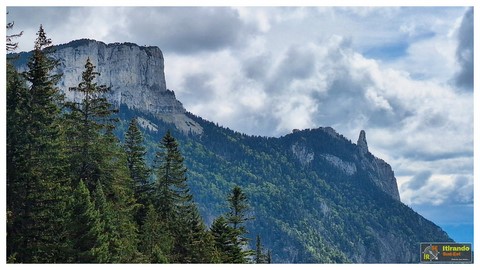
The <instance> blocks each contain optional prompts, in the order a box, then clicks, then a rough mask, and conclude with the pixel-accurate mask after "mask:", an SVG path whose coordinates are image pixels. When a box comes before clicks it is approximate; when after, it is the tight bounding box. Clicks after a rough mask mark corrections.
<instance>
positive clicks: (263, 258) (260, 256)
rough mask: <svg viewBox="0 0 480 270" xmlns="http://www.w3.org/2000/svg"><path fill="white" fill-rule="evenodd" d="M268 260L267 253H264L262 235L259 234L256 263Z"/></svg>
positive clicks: (256, 246)
mask: <svg viewBox="0 0 480 270" xmlns="http://www.w3.org/2000/svg"><path fill="white" fill-rule="evenodd" d="M267 261H268V259H267V255H266V254H264V253H263V247H262V243H261V239H260V235H258V234H257V243H256V245H255V263H267Z"/></svg>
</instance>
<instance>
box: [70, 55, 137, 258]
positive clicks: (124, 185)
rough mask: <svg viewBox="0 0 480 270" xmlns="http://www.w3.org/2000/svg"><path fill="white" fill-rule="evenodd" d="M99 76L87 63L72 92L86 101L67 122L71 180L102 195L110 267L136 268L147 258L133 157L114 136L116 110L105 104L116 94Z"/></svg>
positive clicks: (99, 203) (73, 105)
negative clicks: (140, 239)
mask: <svg viewBox="0 0 480 270" xmlns="http://www.w3.org/2000/svg"><path fill="white" fill-rule="evenodd" d="M98 75H100V74H99V73H98V72H96V71H95V66H94V65H93V64H92V62H91V61H90V59H87V62H86V64H85V71H84V72H83V73H82V81H81V82H80V83H79V84H78V87H72V88H70V90H71V91H75V92H78V93H80V94H81V95H82V96H83V99H82V100H81V102H78V103H76V102H68V103H67V107H68V108H69V109H70V111H69V112H68V113H67V114H66V116H65V119H66V122H67V123H68V135H69V136H68V137H69V139H70V141H69V142H70V149H69V150H70V151H69V157H70V164H71V177H72V181H73V182H74V183H76V182H78V181H80V180H82V181H84V183H85V185H86V186H87V188H88V190H90V191H93V190H96V191H98V195H97V194H96V200H97V199H98V200H99V201H95V203H96V205H97V207H98V208H99V211H100V215H101V217H102V218H101V220H102V221H103V222H104V223H105V226H106V230H107V231H108V232H109V237H108V239H107V242H108V246H109V254H110V258H109V261H110V262H114V263H127V262H135V261H137V259H138V258H139V257H140V255H141V254H140V253H139V252H138V246H137V245H138V239H137V236H138V227H137V224H136V223H135V221H134V218H133V214H134V212H135V208H136V200H135V196H134V192H133V180H132V179H131V178H130V173H129V169H128V167H127V156H126V154H125V152H124V150H123V147H121V145H120V142H119V141H118V139H117V138H116V137H115V136H114V134H113V130H114V125H113V124H114V122H116V121H118V120H117V119H116V118H114V117H113V114H114V113H116V110H115V109H112V105H111V104H110V103H109V102H108V101H107V99H106V98H105V94H106V93H107V92H108V91H109V90H110V89H109V88H108V87H106V86H105V85H100V86H99V85H97V83H96V82H95V78H96V76H98ZM98 185H100V188H101V192H100V190H99V189H98V187H97V186H98ZM96 193H97V192H96ZM102 193H103V194H104V195H103V196H101V195H102Z"/></svg>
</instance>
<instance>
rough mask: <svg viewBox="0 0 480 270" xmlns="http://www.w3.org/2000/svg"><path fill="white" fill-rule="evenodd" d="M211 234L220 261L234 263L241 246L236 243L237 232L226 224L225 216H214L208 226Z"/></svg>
mask: <svg viewBox="0 0 480 270" xmlns="http://www.w3.org/2000/svg"><path fill="white" fill-rule="evenodd" d="M210 233H211V235H212V236H213V241H214V248H215V250H216V251H217V253H218V255H217V256H218V259H219V262H221V263H235V262H236V257H238V256H237V255H238V254H239V253H240V252H241V250H242V249H241V247H240V246H239V245H237V244H236V242H237V241H236V237H237V232H236V231H235V230H234V229H233V228H232V227H231V226H229V225H228V221H227V220H226V219H225V217H223V216H220V217H218V218H216V219H215V220H214V221H213V223H212V226H211V227H210Z"/></svg>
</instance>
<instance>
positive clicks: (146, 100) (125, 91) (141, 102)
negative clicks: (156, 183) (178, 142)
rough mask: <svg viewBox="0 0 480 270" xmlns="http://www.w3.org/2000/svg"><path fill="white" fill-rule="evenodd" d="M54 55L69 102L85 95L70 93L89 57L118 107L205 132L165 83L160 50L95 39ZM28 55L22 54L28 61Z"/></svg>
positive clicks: (61, 47) (66, 46)
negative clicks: (186, 113) (121, 106)
mask: <svg viewBox="0 0 480 270" xmlns="http://www.w3.org/2000/svg"><path fill="white" fill-rule="evenodd" d="M50 56H51V57H52V58H54V59H57V60H59V66H58V67H57V70H56V72H57V73H62V74H63V76H62V79H61V80H60V82H59V84H58V86H59V88H60V89H61V90H63V91H64V93H65V96H66V98H67V100H70V101H79V100H81V98H82V97H81V94H79V93H75V92H73V91H69V90H68V89H69V88H70V87H74V86H78V84H79V83H80V81H81V79H82V72H83V71H84V70H85V63H86V61H87V58H90V60H91V62H92V63H93V64H94V65H95V66H96V71H97V72H99V73H100V76H98V77H97V78H96V79H97V81H96V82H97V84H98V85H106V86H108V87H110V88H111V92H110V93H109V94H107V99H108V100H109V101H110V102H111V103H112V104H114V105H115V106H117V107H118V106H120V105H122V104H123V105H126V106H127V107H128V108H130V109H134V110H138V111H140V112H143V113H149V114H153V115H154V116H155V117H157V118H159V119H162V120H164V121H166V122H170V123H174V124H175V125H176V126H177V128H179V129H180V130H182V131H184V132H188V131H191V132H194V133H201V132H202V128H201V126H200V125H198V124H196V123H195V122H194V121H193V120H191V119H190V118H189V117H187V116H186V115H185V112H186V111H185V108H184V107H183V105H182V103H181V102H180V101H178V100H177V99H176V98H175V94H174V92H173V91H171V90H168V89H167V87H166V82H165V73H164V59H163V54H162V51H161V50H160V49H159V48H158V47H142V46H138V45H135V44H132V43H121V44H120V43H113V44H105V43H103V42H99V41H95V40H87V39H82V40H76V41H72V42H69V43H67V44H63V45H59V46H55V47H54V50H53V53H52V54H50ZM26 57H28V54H20V58H26ZM17 62H19V63H20V66H19V68H20V69H25V67H26V65H25V63H26V60H24V59H20V61H17Z"/></svg>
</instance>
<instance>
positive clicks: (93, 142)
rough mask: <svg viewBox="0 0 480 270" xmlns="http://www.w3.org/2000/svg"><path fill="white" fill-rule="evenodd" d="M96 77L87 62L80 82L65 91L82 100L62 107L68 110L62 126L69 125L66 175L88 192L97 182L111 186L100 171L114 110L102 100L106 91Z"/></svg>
mask: <svg viewBox="0 0 480 270" xmlns="http://www.w3.org/2000/svg"><path fill="white" fill-rule="evenodd" d="M99 75H100V74H99V73H98V72H96V71H95V66H94V65H93V64H92V62H91V61H90V59H87V62H86V64H85V71H84V72H83V73H82V81H81V82H80V83H79V84H78V86H77V87H71V88H70V89H69V90H70V91H74V92H78V93H79V94H81V96H83V99H82V100H81V102H79V103H77V102H67V103H66V105H67V107H68V108H69V109H70V112H69V113H68V114H67V115H66V122H67V123H68V124H69V125H68V127H69V128H68V138H69V146H70V164H71V170H70V171H71V172H72V178H73V180H74V182H75V183H78V181H80V179H82V180H83V181H84V182H85V185H86V186H87V187H88V189H89V190H91V191H92V190H94V189H95V183H96V182H97V180H100V182H102V183H103V184H105V186H106V187H110V186H111V183H107V182H106V181H109V180H111V179H108V177H104V176H105V175H106V174H105V171H102V164H104V161H105V160H108V158H109V157H110V156H107V153H106V151H108V147H110V146H109V145H108V140H106V138H105V136H104V135H105V134H107V133H108V132H111V131H112V130H113V129H114V126H113V122H115V121H117V119H116V118H113V117H112V116H113V114H114V113H116V112H117V110H115V109H112V108H111V104H110V103H109V102H108V101H107V99H106V98H105V94H106V93H107V92H109V91H110V89H109V88H108V87H106V86H105V85H97V83H96V82H95V78H96V77H97V76H99ZM105 143H107V145H106V144H105ZM103 167H106V166H103ZM104 191H105V190H104ZM105 192H107V191H105ZM108 192H111V190H108Z"/></svg>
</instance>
